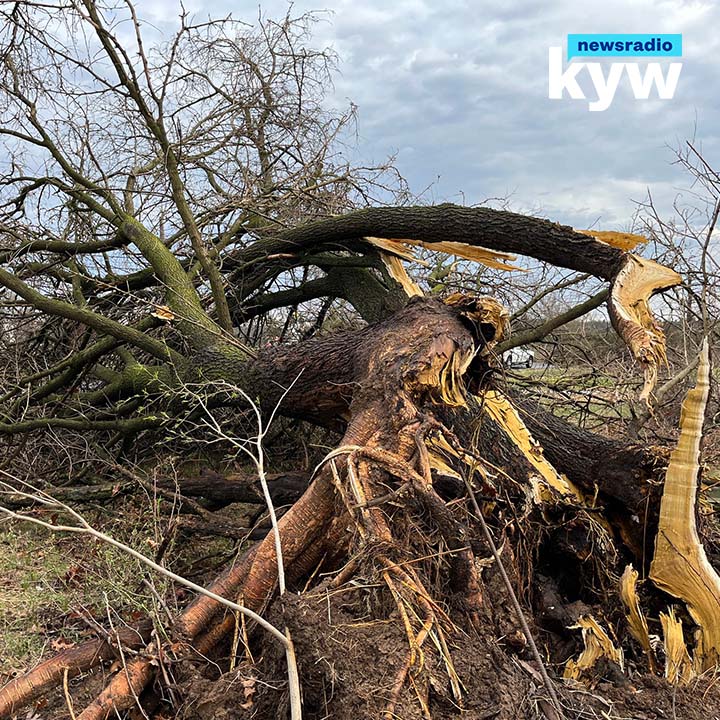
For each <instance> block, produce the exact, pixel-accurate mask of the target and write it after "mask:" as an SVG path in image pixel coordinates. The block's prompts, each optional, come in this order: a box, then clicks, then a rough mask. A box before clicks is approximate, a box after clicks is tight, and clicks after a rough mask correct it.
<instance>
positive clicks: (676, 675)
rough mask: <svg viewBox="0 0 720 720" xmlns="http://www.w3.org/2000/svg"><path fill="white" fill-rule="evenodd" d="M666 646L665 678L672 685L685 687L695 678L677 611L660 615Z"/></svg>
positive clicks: (669, 609) (671, 610) (670, 610)
mask: <svg viewBox="0 0 720 720" xmlns="http://www.w3.org/2000/svg"><path fill="white" fill-rule="evenodd" d="M660 624H661V625H662V629H663V642H664V645H665V678H666V679H667V681H668V682H669V683H671V684H672V685H677V684H680V685H685V684H686V683H688V682H690V680H692V679H693V677H694V676H695V672H694V671H693V666H692V662H691V660H690V655H688V651H687V646H686V645H685V638H684V637H683V629H682V621H681V620H680V619H679V618H677V617H676V616H675V609H674V608H671V607H669V608H668V612H667V614H666V613H660Z"/></svg>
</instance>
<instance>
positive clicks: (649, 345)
mask: <svg viewBox="0 0 720 720" xmlns="http://www.w3.org/2000/svg"><path fill="white" fill-rule="evenodd" d="M681 282H682V278H681V277H680V275H678V274H677V273H676V272H675V271H674V270H671V269H670V268H668V267H665V266H664V265H659V264H658V263H656V262H653V261H652V260H646V259H645V258H641V257H638V256H637V255H631V254H628V255H627V260H626V261H625V264H624V265H623V267H622V269H621V270H620V272H619V273H618V274H617V276H616V277H615V280H614V281H613V283H612V289H611V291H610V297H609V298H608V309H609V312H610V320H611V321H612V324H613V327H614V328H615V330H616V331H617V333H618V335H620V337H621V338H622V339H623V341H624V342H625V344H626V345H627V346H628V348H630V351H631V352H632V354H633V356H634V357H635V359H636V360H637V361H638V362H639V363H640V365H641V366H642V368H643V372H644V374H645V384H644V386H643V389H642V392H641V393H640V399H641V400H645V401H647V400H648V399H649V397H650V393H651V392H652V390H653V388H654V387H655V383H656V382H657V374H658V367H659V366H660V364H661V363H664V362H667V359H666V357H665V334H664V333H663V331H662V328H661V327H660V325H659V324H658V322H657V320H655V318H654V317H653V314H652V312H651V311H650V305H649V300H650V298H651V297H652V296H653V295H654V294H655V293H658V292H660V291H662V290H667V289H668V288H671V287H673V286H675V285H679V284H680V283H681Z"/></svg>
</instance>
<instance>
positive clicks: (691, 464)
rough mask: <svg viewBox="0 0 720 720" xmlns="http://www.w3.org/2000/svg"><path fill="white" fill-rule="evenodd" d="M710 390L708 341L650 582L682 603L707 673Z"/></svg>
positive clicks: (719, 637) (712, 603)
mask: <svg viewBox="0 0 720 720" xmlns="http://www.w3.org/2000/svg"><path fill="white" fill-rule="evenodd" d="M709 388H710V358H709V351H708V344H707V340H706V341H705V342H704V343H703V347H702V351H701V353H700V362H699V363H698V372H697V383H696V385H695V387H694V388H692V389H691V390H689V391H688V393H687V395H686V397H685V400H684V401H683V404H682V411H681V415H680V438H679V439H678V444H677V447H676V448H675V450H674V451H673V453H672V455H671V456H670V463H669V465H668V469H667V474H666V477H665V488H664V491H663V496H662V501H661V504H660V521H659V524H658V532H657V537H656V539H655V555H654V557H653V561H652V564H651V566H650V579H651V580H652V581H653V582H654V583H655V584H656V585H657V586H658V587H659V588H661V589H662V590H665V591H666V592H668V593H670V595H673V596H674V597H677V598H680V599H681V600H683V601H684V602H685V604H686V605H687V608H688V611H689V613H690V615H691V616H692V618H693V620H694V621H695V623H696V624H697V626H698V629H697V631H696V634H695V640H696V645H695V654H694V662H693V664H694V667H695V670H696V672H703V671H705V670H707V669H709V668H714V667H717V666H718V665H719V664H720V576H718V574H717V572H716V571H715V569H714V568H713V567H712V565H710V563H709V561H708V559H707V555H706V554H705V549H704V548H703V546H702V543H701V542H700V538H699V536H698V532H697V525H696V522H695V505H696V498H697V487H698V474H699V471H700V443H701V440H702V429H703V420H704V417H705V406H706V404H707V400H708V394H709Z"/></svg>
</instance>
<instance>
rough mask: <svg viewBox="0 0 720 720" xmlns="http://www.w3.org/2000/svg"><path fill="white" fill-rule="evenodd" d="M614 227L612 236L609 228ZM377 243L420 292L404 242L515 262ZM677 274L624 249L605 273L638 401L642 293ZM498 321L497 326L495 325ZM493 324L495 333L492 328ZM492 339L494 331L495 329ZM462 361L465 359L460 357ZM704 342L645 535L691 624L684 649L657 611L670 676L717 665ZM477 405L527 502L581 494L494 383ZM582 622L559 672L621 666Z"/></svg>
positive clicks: (651, 353) (606, 642) (647, 360)
mask: <svg viewBox="0 0 720 720" xmlns="http://www.w3.org/2000/svg"><path fill="white" fill-rule="evenodd" d="M582 232H586V233H587V234H588V235H592V236H593V237H595V238H596V239H598V240H600V241H602V242H608V243H610V244H613V245H616V246H618V247H621V248H622V249H624V250H631V249H632V248H633V247H634V246H635V245H637V244H638V243H639V242H640V241H642V240H643V239H642V238H640V237H639V236H634V235H633V236H630V235H627V234H619V233H602V232H591V231H582ZM618 236H620V237H618ZM366 240H367V241H368V242H370V243H371V244H372V245H374V246H375V247H377V248H378V249H379V250H380V251H381V257H382V258H383V260H384V262H385V264H386V267H387V268H388V271H389V273H390V274H391V276H392V277H393V278H394V279H395V280H396V281H397V282H398V283H399V284H400V285H402V287H403V288H404V290H405V292H406V293H407V294H408V295H409V296H413V295H422V294H423V293H422V290H421V289H420V288H419V287H418V286H417V284H416V283H415V282H413V281H412V280H411V279H410V277H409V276H408V274H407V273H406V271H405V269H404V267H403V265H402V262H401V260H414V259H415V256H414V254H413V251H412V249H411V248H415V247H431V248H432V249H434V250H439V251H441V252H448V253H450V254H454V255H458V256H459V257H463V258H466V259H471V260H475V261H477V262H481V263H484V264H486V265H488V266H489V267H493V268H498V269H504V270H518V269H521V268H518V267H517V266H516V265H513V264H512V261H514V260H515V259H516V258H515V257H513V256H512V255H508V254H506V253H497V252H495V251H491V250H486V249H484V248H478V247H475V246H470V245H464V244H463V243H456V242H454V243H432V244H428V243H423V242H420V241H415V240H397V239H385V238H366ZM680 282H681V278H680V276H679V275H678V274H677V273H676V272H675V271H674V270H671V269H670V268H667V267H664V266H662V265H659V264H658V263H655V262H653V261H651V260H647V259H645V258H641V257H639V256H637V255H634V254H631V253H629V252H628V254H627V261H626V263H625V265H624V266H623V267H622V269H621V270H620V272H619V273H618V274H617V276H616V278H615V280H614V282H613V283H612V288H611V293H610V298H609V301H608V306H609V311H610V316H611V319H612V322H613V325H614V326H615V328H616V330H617V331H618V333H619V334H620V336H621V337H622V338H623V340H624V341H625V343H626V344H627V346H628V347H629V349H630V350H631V352H632V353H633V355H634V356H635V358H636V360H637V361H638V362H639V363H640V365H641V366H642V368H643V370H644V374H645V384H644V386H643V389H642V392H641V395H640V398H641V399H643V400H645V401H648V400H649V398H650V395H651V393H652V390H653V388H654V386H655V383H656V381H657V376H658V368H659V366H660V365H661V364H662V363H664V362H666V357H665V336H664V333H663V331H662V328H661V327H660V325H659V323H658V322H657V321H656V320H655V318H654V317H653V315H652V312H651V310H650V307H649V300H650V297H651V296H652V295H653V294H655V293H656V292H659V291H661V290H664V289H667V288H669V287H672V286H675V285H678V284H679V283H680ZM507 331H508V328H506V327H503V328H502V334H505V333H506V332H507ZM500 334H501V333H498V335H500ZM496 340H497V337H496ZM465 362H467V359H465ZM709 366H710V362H709V352H708V345H707V341H706V342H705V344H704V345H703V348H702V352H701V355H700V361H699V366H698V373H697V384H696V386H695V388H693V389H691V390H690V391H689V392H688V394H687V397H686V398H685V401H684V403H683V406H682V415H681V420H680V430H681V432H680V438H679V440H678V444H677V447H676V449H675V451H674V452H673V453H672V456H671V459H670V464H669V466H668V470H667V475H666V479H665V488H664V492H663V498H662V503H661V510H660V523H659V527H658V533H657V537H656V540H655V555H654V558H653V561H652V565H651V569H650V576H649V578H650V580H651V581H652V582H653V583H654V584H655V585H656V586H657V587H659V588H661V589H662V590H664V591H665V592H667V593H669V594H670V595H673V596H675V597H677V598H678V599H679V600H681V601H683V603H684V604H685V605H686V607H687V610H688V612H689V614H690V616H691V617H692V619H693V621H694V623H695V625H696V630H695V637H694V649H693V652H692V656H691V653H690V650H689V649H688V646H687V644H686V642H685V639H684V634H683V629H682V621H681V620H680V618H679V617H678V616H677V613H676V609H675V608H674V607H669V608H668V611H667V613H661V614H660V618H659V620H660V624H661V626H662V628H663V635H664V650H665V653H664V655H665V676H666V678H667V679H668V680H669V681H670V682H672V683H684V682H687V681H689V680H690V679H691V678H692V677H694V676H696V675H697V674H700V673H702V672H705V671H706V670H708V669H710V668H717V667H719V666H720V576H718V574H717V572H716V571H715V570H714V568H713V567H712V566H711V565H710V563H709V562H708V559H707V556H706V554H705V550H704V548H703V546H702V544H701V542H700V539H699V536H698V533H697V527H696V522H695V507H696V500H697V486H698V474H699V469H700V443H701V440H702V427H703V419H704V415H705V406H706V403H707V398H708V392H709V376H710V373H709ZM480 395H481V400H482V402H483V407H484V410H485V412H486V413H487V414H488V415H489V416H490V417H491V418H492V419H493V420H494V421H495V422H496V423H497V424H498V425H499V426H500V427H501V428H503V430H504V431H505V433H506V434H507V435H508V437H509V438H510V439H511V440H512V441H513V443H514V444H515V445H516V446H517V447H518V448H519V450H520V451H521V452H522V453H523V455H524V456H525V457H526V459H527V460H528V461H529V462H530V464H531V465H532V466H533V467H534V468H535V470H536V471H537V473H538V476H537V477H538V480H537V484H536V486H535V487H533V489H532V491H533V493H532V494H533V497H534V499H535V501H536V502H538V503H543V502H554V501H562V500H563V499H566V500H572V501H573V502H582V501H583V498H582V494H581V493H580V491H579V490H578V489H577V488H575V487H574V486H573V485H572V484H571V483H570V482H569V481H568V480H567V478H565V477H564V476H563V475H561V474H560V473H558V472H557V470H556V469H555V468H554V467H553V466H552V464H551V463H550V462H548V460H547V459H546V458H545V457H544V455H543V450H542V447H541V446H540V444H539V443H538V442H537V441H536V440H535V439H534V438H533V437H532V435H531V433H530V431H529V430H528V428H527V427H526V426H525V424H524V423H523V421H522V419H521V418H520V416H519V415H518V413H517V410H516V409H515V408H514V406H513V405H512V403H511V402H510V401H509V400H508V398H506V397H505V396H504V395H503V394H502V393H501V392H499V391H498V390H497V389H485V390H481V391H480ZM429 449H430V450H431V452H430V456H431V458H432V461H433V464H434V465H435V467H436V468H442V467H447V465H446V464H445V463H444V462H443V461H442V458H441V454H440V453H438V450H443V451H447V448H437V447H435V448H429ZM637 582H638V573H637V572H636V571H635V570H634V569H633V568H632V566H628V568H627V569H626V571H625V573H624V574H623V576H622V578H621V581H620V588H619V594H620V597H621V599H622V601H623V603H624V605H625V607H626V608H627V623H628V630H629V633H630V635H631V636H633V637H634V638H635V640H636V641H637V642H638V643H639V644H640V645H641V647H642V649H643V651H644V653H645V655H646V657H647V662H648V666H649V668H650V670H651V671H655V670H656V668H657V663H658V660H657V658H656V655H655V652H654V650H653V646H652V643H651V639H650V634H649V631H648V623H647V620H646V617H645V615H644V614H643V612H642V609H641V608H640V603H639V599H638V595H637ZM575 627H577V628H578V629H580V630H582V634H583V641H584V645H585V649H584V651H583V652H582V653H581V654H580V656H579V657H578V658H577V659H576V660H575V659H571V660H570V661H568V664H567V666H566V669H565V677H567V678H573V679H579V678H581V677H582V675H583V673H585V672H586V671H587V670H589V669H590V668H592V666H593V665H595V663H596V662H597V661H598V660H599V659H600V658H606V659H607V660H609V661H611V662H613V663H615V664H616V665H617V666H619V667H620V669H621V670H622V669H623V653H622V649H621V648H618V647H617V646H616V645H615V643H614V642H613V641H612V640H611V638H610V636H609V635H608V633H607V631H606V630H604V629H603V628H602V626H601V625H600V624H599V623H598V622H597V621H596V620H595V619H594V618H593V617H591V616H589V615H588V616H582V617H579V618H578V620H577V624H576V626H575Z"/></svg>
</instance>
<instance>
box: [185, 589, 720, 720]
mask: <svg viewBox="0 0 720 720" xmlns="http://www.w3.org/2000/svg"><path fill="white" fill-rule="evenodd" d="M375 591H376V588H373V587H368V586H367V585H366V584H364V583H357V584H354V585H350V586H346V587H344V588H341V589H339V590H335V591H333V590H330V589H329V588H328V587H325V588H320V589H316V590H313V591H312V592H308V593H305V594H302V595H295V594H290V595H288V596H286V597H285V598H284V599H283V601H282V603H279V602H277V603H275V605H274V607H273V609H272V611H271V613H270V618H271V619H272V620H273V622H274V623H276V624H277V625H280V626H282V625H286V626H287V627H288V628H289V629H290V632H291V634H292V637H293V640H294V643H295V649H296V654H297V660H298V669H299V673H300V677H301V679H302V692H303V717H304V718H305V720H322V719H325V718H333V720H375V719H377V718H384V717H385V715H384V711H385V710H386V708H387V705H388V702H389V701H390V699H391V696H392V690H393V683H394V680H395V677H396V674H397V672H398V669H399V668H400V667H401V666H402V664H403V663H404V662H405V661H406V660H407V657H408V652H409V648H408V641H407V638H406V636H405V634H404V632H403V626H402V622H401V619H400V618H399V617H397V615H396V613H392V612H391V613H390V614H389V615H388V617H386V618H383V619H380V620H378V619H371V616H370V615H369V614H368V612H367V610H368V606H367V602H368V600H369V599H370V597H371V596H372V595H373V594H374V593H375ZM487 630H488V633H487V634H486V635H485V634H483V633H482V632H476V631H474V630H473V631H470V632H468V631H466V630H460V629H458V631H457V632H456V633H455V634H454V635H453V637H452V638H451V639H450V641H449V651H450V655H451V658H452V663H453V666H454V669H455V670H456V672H457V675H458V677H459V680H460V683H461V685H462V689H463V693H462V699H461V700H460V701H459V702H458V701H456V699H455V698H454V697H453V693H452V690H451V686H450V681H449V673H448V668H447V666H446V664H445V662H444V661H443V659H442V657H441V655H440V653H439V652H438V651H437V649H436V648H435V647H433V646H432V644H427V646H426V647H424V652H423V653H422V662H423V666H424V673H422V675H423V676H424V679H423V678H421V676H420V674H419V673H413V672H411V673H410V682H408V683H406V685H405V687H404V689H403V690H402V692H401V695H400V701H399V702H398V703H397V705H396V707H395V710H394V714H393V715H392V716H391V717H393V718H402V719H403V720H416V719H417V720H424V719H425V718H428V717H431V718H433V720H453V719H457V718H465V719H466V720H486V719H487V720H491V719H492V720H535V719H538V718H550V719H551V720H555V719H556V718H557V719H558V720H559V718H560V716H559V715H558V714H557V713H556V712H555V710H554V708H553V706H552V703H551V702H550V700H549V698H548V693H547V691H546V689H545V687H544V685H543V682H542V678H541V676H540V673H539V668H538V667H537V666H536V664H535V663H534V661H533V660H532V659H531V658H530V657H529V656H528V654H527V652H526V651H525V650H524V649H518V645H513V644H512V643H508V642H504V641H501V639H500V638H498V637H496V636H495V634H494V633H493V632H492V630H491V628H490V627H488V628H487ZM255 640H256V642H255V643H254V644H256V647H255V648H254V655H255V658H256V662H255V663H254V664H249V663H248V662H247V661H244V662H243V663H242V664H240V665H239V666H238V667H237V668H235V669H234V670H232V671H230V672H225V673H223V674H221V675H220V676H217V674H214V675H208V674H207V673H208V668H207V666H205V665H198V664H191V663H188V662H186V663H184V664H183V665H182V666H181V667H179V668H178V672H177V673H176V681H177V682H178V688H179V690H180V692H181V693H182V696H183V706H182V709H181V710H180V712H179V713H178V714H177V715H176V716H175V717H177V718H182V720H204V719H205V718H209V717H212V718H219V719H221V720H225V719H227V720H230V719H233V720H235V719H237V720H244V719H245V718H248V719H249V718H256V719H265V718H267V719H268V720H270V719H271V718H282V717H288V716H289V713H288V698H287V684H286V669H285V658H284V653H283V651H282V649H281V648H280V647H279V646H277V645H276V644H274V643H273V641H272V640H271V639H269V638H267V637H266V636H258V637H257V638H256V639H255ZM215 669H217V666H215ZM550 672H551V673H552V669H550ZM554 685H555V689H556V693H557V695H558V696H559V698H560V702H561V705H562V711H563V713H564V717H565V719H566V720H586V719H587V720H592V719H597V720H667V719H670V718H672V719H675V720H680V719H682V720H710V719H711V718H720V684H718V683H717V681H716V679H715V678H712V677H703V678H699V679H697V680H696V681H694V682H693V683H692V684H690V685H688V686H687V687H673V686H670V685H668V683H667V682H666V681H665V680H664V679H663V678H661V677H657V676H654V675H650V674H647V673H636V674H630V675H629V676H628V675H623V674H621V673H619V672H618V671H617V669H616V668H609V667H607V666H603V665H602V664H601V665H600V666H598V668H597V669H596V673H595V680H594V682H591V683H590V688H588V687H586V686H585V685H581V684H580V683H577V682H574V681H563V680H559V679H558V678H557V677H555V680H554Z"/></svg>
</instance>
